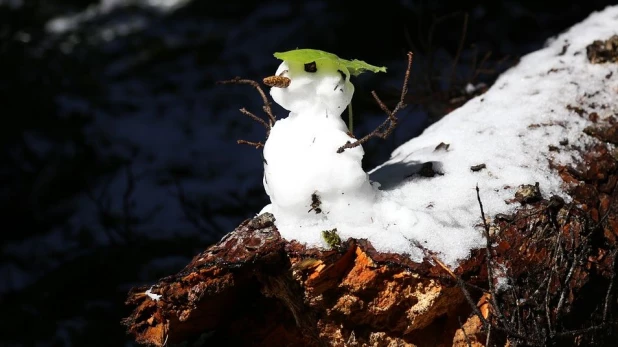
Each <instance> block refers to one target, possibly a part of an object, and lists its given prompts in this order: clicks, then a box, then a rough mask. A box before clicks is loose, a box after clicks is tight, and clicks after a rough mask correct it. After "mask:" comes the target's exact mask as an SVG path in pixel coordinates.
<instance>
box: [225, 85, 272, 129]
mask: <svg viewBox="0 0 618 347" xmlns="http://www.w3.org/2000/svg"><path fill="white" fill-rule="evenodd" d="M217 83H218V84H248V85H250V86H252V87H253V88H255V89H256V90H257V91H258V93H260V96H261V97H262V102H264V107H263V109H264V112H266V114H267V115H268V120H269V124H270V126H271V127H272V126H273V124H275V121H276V120H277V119H276V118H275V115H274V114H273V111H272V109H271V108H270V101H268V97H266V93H265V92H264V90H263V89H262V87H261V86H260V84H259V83H257V82H256V81H254V80H249V79H244V78H240V77H234V78H233V79H231V80H227V81H219V82H217Z"/></svg>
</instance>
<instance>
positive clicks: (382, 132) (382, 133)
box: [337, 52, 414, 153]
mask: <svg viewBox="0 0 618 347" xmlns="http://www.w3.org/2000/svg"><path fill="white" fill-rule="evenodd" d="M413 56H414V54H412V52H408V66H407V68H406V74H405V76H404V79H403V86H402V87H401V95H400V97H399V102H397V105H395V108H394V109H393V110H392V111H391V110H390V109H389V108H388V107H387V106H386V105H385V104H384V102H383V101H382V100H381V99H380V97H378V94H376V92H375V91H372V92H371V95H372V96H373V98H374V99H375V101H376V102H377V103H378V106H380V109H381V110H382V111H384V113H386V115H387V116H388V117H387V118H386V119H385V120H384V122H383V123H382V124H380V125H379V126H378V127H377V128H375V129H374V130H373V131H372V132H370V133H369V134H367V135H365V136H363V137H362V138H361V139H360V140H356V141H354V142H347V143H346V144H345V145H343V146H341V147H339V149H338V150H337V153H343V151H345V150H346V149H350V148H354V147H358V146H360V145H362V144H363V143H365V142H367V141H369V140H370V139H372V138H374V137H379V138H381V139H386V138H387V137H388V136H389V135H390V134H391V133H392V132H393V130H394V129H395V127H396V126H397V122H398V119H397V117H396V115H397V112H399V111H400V110H402V109H403V108H404V107H406V102H405V100H404V99H405V96H406V95H407V94H408V82H409V80H410V71H411V69H412V58H413Z"/></svg>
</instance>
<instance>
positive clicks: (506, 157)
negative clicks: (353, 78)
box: [275, 6, 618, 266]
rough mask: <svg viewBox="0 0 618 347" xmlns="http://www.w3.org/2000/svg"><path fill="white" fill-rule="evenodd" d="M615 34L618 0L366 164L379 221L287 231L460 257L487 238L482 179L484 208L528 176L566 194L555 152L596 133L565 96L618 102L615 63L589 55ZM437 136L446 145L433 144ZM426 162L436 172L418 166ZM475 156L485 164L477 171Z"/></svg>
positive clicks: (286, 227) (315, 241)
mask: <svg viewBox="0 0 618 347" xmlns="http://www.w3.org/2000/svg"><path fill="white" fill-rule="evenodd" d="M617 33H618V7H616V6H615V7H610V8H607V9H606V10H604V11H603V12H599V13H594V14H592V15H591V16H590V17H589V18H588V19H586V20H585V21H583V22H582V23H580V24H577V25H575V26H574V27H572V28H571V29H570V30H568V31H567V32H565V33H564V34H562V35H560V36H559V37H557V38H555V39H553V40H551V42H549V43H548V45H547V47H546V48H544V49H542V50H539V51H537V52H534V53H532V54H529V55H527V56H525V57H523V58H522V59H521V62H520V63H519V64H518V65H517V66H516V67H514V68H512V69H511V70H509V71H507V72H506V73H504V74H503V75H502V76H501V77H500V78H499V79H498V80H497V81H496V83H495V84H494V85H493V87H492V88H491V89H490V90H489V91H488V92H487V93H485V94H484V95H481V96H479V97H476V98H475V99H473V100H471V101H470V102H468V103H467V104H466V105H464V106H463V107H461V108H459V109H457V110H456V111H454V112H452V113H451V114H449V115H448V116H446V117H444V118H443V119H442V120H440V121H439V122H437V123H435V124H434V125H432V126H431V127H429V128H428V129H426V130H425V132H424V133H423V134H422V135H421V136H419V137H417V138H414V139H412V140H410V141H409V142H407V143H405V144H404V145H402V146H401V147H399V148H397V149H396V150H395V151H394V152H393V153H392V156H391V159H390V160H388V161H387V162H385V163H384V164H383V165H381V166H379V167H377V168H375V169H374V170H372V171H371V172H370V178H371V180H373V181H376V182H379V183H380V184H381V190H380V196H379V198H378V202H377V203H376V204H375V205H374V211H373V212H374V213H373V215H374V216H375V217H374V219H373V222H370V223H365V224H364V226H362V227H358V226H356V225H355V224H356V223H355V222H356V221H355V220H354V219H353V218H352V219H349V220H347V221H344V222H341V218H331V219H332V220H339V222H337V223H333V222H330V221H328V220H326V221H319V222H316V221H315V219H309V218H307V219H306V220H305V222H301V223H300V224H298V223H295V224H286V223H285V221H279V222H278V224H277V226H278V228H279V231H280V232H281V235H282V236H283V237H284V238H286V239H289V240H291V239H295V240H298V241H300V242H302V243H305V244H307V246H310V247H312V246H317V247H328V245H327V244H326V241H325V240H324V239H323V237H322V231H323V230H329V229H332V228H337V231H338V233H339V236H340V237H341V238H342V239H347V238H351V237H353V238H365V239H368V240H369V241H370V242H371V243H372V244H373V246H374V247H375V248H376V249H377V250H378V251H381V252H394V253H402V254H408V255H410V257H411V259H413V260H414V261H421V260H422V258H423V255H424V254H423V251H422V250H421V249H420V248H418V247H416V246H415V245H421V246H423V247H424V248H427V249H429V250H431V251H434V252H438V253H439V256H440V258H441V259H442V261H444V262H445V263H446V264H448V265H451V266H454V265H456V264H457V260H458V259H462V258H465V257H467V256H468V255H469V252H470V250H471V249H474V248H478V247H481V246H483V245H484V242H485V241H484V238H483V236H482V232H481V229H480V228H479V225H480V223H481V220H480V209H479V205H478V201H477V197H476V191H475V187H476V186H477V185H478V187H479V189H480V196H481V199H482V201H483V204H484V209H485V212H486V213H487V215H488V216H493V215H495V214H497V213H509V212H512V211H514V210H515V209H516V208H517V207H518V206H519V204H518V203H508V202H507V201H508V200H509V199H512V198H513V197H514V194H515V192H516V190H517V188H518V187H519V186H520V185H523V184H535V182H538V183H539V185H540V189H541V193H542V195H543V197H545V198H549V197H550V196H551V195H554V194H555V195H559V196H561V197H563V198H564V199H565V200H567V201H568V200H569V196H568V195H567V194H566V192H565V187H564V184H563V181H562V180H561V178H560V177H559V175H558V173H557V172H556V171H555V170H553V169H551V168H550V167H549V161H550V160H554V161H556V162H558V163H560V162H572V159H573V158H574V157H575V158H577V152H576V151H575V150H574V148H576V147H577V146H583V145H586V144H587V143H589V142H591V141H592V139H591V138H589V137H587V136H586V135H584V134H583V132H582V131H583V129H584V128H585V127H586V126H587V125H589V124H590V123H591V122H589V121H588V120H587V119H585V118H583V117H581V116H579V115H578V114H577V113H576V112H574V111H572V110H568V109H567V107H566V106H567V105H569V104H578V103H580V102H581V101H582V100H583V99H584V98H585V101H586V103H588V104H592V103H596V104H597V105H602V104H606V105H609V106H608V107H606V108H600V109H597V110H596V112H597V113H598V114H599V116H600V117H601V118H606V117H609V116H610V115H612V114H615V113H616V112H617V111H618V79H615V78H614V79H613V80H610V79H608V78H606V76H608V75H611V74H613V75H614V76H618V67H617V66H616V64H605V65H593V64H590V63H589V62H588V59H587V57H586V46H587V45H589V44H590V43H592V42H593V41H594V40H605V39H607V38H609V37H610V36H612V35H614V34H617ZM565 47H566V48H565ZM567 142H568V145H564V144H565V143H567ZM441 143H444V144H448V148H445V147H446V146H444V147H443V148H437V147H438V146H439V145H440V144H441ZM549 146H555V147H559V148H560V151H559V152H556V151H550V149H549ZM429 162H430V163H432V167H433V171H435V172H436V174H435V175H434V176H433V177H426V176H427V175H420V174H419V171H420V170H421V169H422V168H423V167H425V168H427V166H426V165H427V164H426V163H429ZM479 164H485V166H486V168H484V169H481V170H479V171H473V170H471V167H472V166H476V165H479ZM323 165H329V164H328V163H327V162H326V163H324V164H323ZM424 165H425V166H424ZM299 184H301V183H299ZM308 213H313V212H308ZM275 217H276V215H275Z"/></svg>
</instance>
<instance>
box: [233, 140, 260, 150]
mask: <svg viewBox="0 0 618 347" xmlns="http://www.w3.org/2000/svg"><path fill="white" fill-rule="evenodd" d="M236 143H237V144H239V145H249V146H253V147H255V149H260V148H262V147H264V144H263V143H261V142H251V141H247V140H238V141H236Z"/></svg>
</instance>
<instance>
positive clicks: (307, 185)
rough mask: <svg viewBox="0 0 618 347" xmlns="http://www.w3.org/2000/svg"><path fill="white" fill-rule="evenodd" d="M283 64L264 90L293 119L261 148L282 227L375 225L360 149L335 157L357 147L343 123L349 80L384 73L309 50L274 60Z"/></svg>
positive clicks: (350, 87) (272, 206)
mask: <svg viewBox="0 0 618 347" xmlns="http://www.w3.org/2000/svg"><path fill="white" fill-rule="evenodd" d="M275 57H277V58H279V59H281V60H283V62H282V63H281V65H280V66H279V68H278V69H277V71H276V73H275V76H271V77H267V78H265V79H264V83H265V84H267V85H269V86H270V87H271V90H270V95H271V96H272V98H273V100H274V101H275V102H276V103H278V104H279V105H281V106H282V107H283V108H284V109H286V110H288V111H290V113H289V115H288V116H287V117H286V118H284V119H280V120H277V121H276V122H275V124H274V126H273V127H272V129H271V131H270V134H269V136H268V139H267V141H266V143H265V144H264V188H265V190H266V193H267V194H268V196H269V197H270V200H271V204H270V205H268V206H266V207H265V208H264V210H263V212H272V213H273V214H274V216H275V219H276V221H277V224H278V225H283V224H292V225H293V224H298V223H301V224H302V223H305V222H307V221H309V222H314V223H321V225H328V226H330V227H335V228H336V227H337V224H338V223H343V222H345V223H346V224H348V225H349V224H357V225H362V224H367V223H371V222H372V220H373V218H372V206H373V203H374V201H375V199H376V196H377V188H376V187H375V186H372V184H371V182H370V181H369V176H368V174H367V173H366V172H365V171H364V170H363V168H362V165H361V161H362V158H363V155H364V151H363V148H362V147H361V146H358V147H354V148H351V149H347V150H345V151H344V152H342V153H337V149H338V148H339V147H341V146H342V145H344V144H345V143H346V142H354V141H355V138H353V137H352V136H351V135H350V133H349V132H348V129H347V127H346V124H345V122H344V121H343V119H342V118H341V115H342V113H343V111H344V110H346V108H347V106H348V104H349V103H350V101H351V100H352V95H353V94H354V86H353V85H352V83H350V76H351V75H358V74H359V73H361V72H363V71H366V70H368V71H374V72H377V71H382V72H384V71H386V69H385V68H383V67H376V66H372V65H369V64H367V63H365V62H362V61H358V60H353V61H350V60H345V59H341V58H339V57H337V56H336V55H334V54H330V53H326V52H323V51H318V50H311V49H297V50H293V51H288V52H284V53H275Z"/></svg>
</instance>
